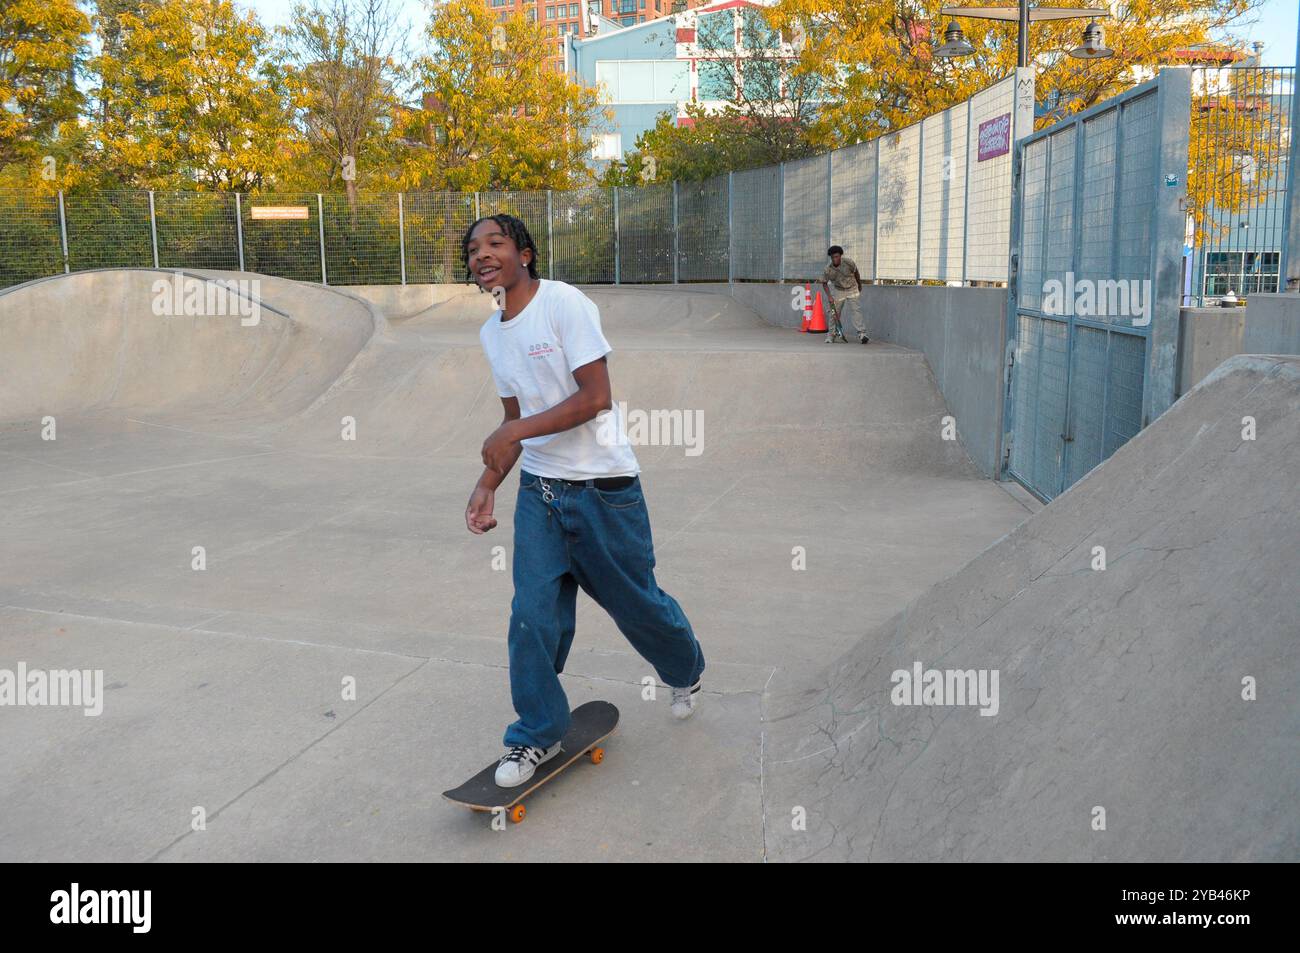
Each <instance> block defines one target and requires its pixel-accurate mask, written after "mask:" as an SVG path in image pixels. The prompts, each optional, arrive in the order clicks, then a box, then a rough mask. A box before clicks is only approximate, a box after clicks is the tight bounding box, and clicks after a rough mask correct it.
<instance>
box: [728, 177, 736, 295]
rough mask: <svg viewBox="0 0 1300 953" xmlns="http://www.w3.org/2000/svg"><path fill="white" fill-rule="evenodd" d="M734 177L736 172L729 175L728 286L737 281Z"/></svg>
mask: <svg viewBox="0 0 1300 953" xmlns="http://www.w3.org/2000/svg"><path fill="white" fill-rule="evenodd" d="M734 177H735V173H734V172H728V173H727V284H731V283H732V282H734V281H735V280H736V247H735V246H736V233H735V231H734V230H733V229H732V227H731V221H732V219H731V208H732V201H731V198H732V191H731V185H732V179H733V178H734Z"/></svg>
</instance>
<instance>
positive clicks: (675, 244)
mask: <svg viewBox="0 0 1300 953" xmlns="http://www.w3.org/2000/svg"><path fill="white" fill-rule="evenodd" d="M678 248H679V244H678V241H677V180H676V179H673V284H677V259H678V256H679V252H678Z"/></svg>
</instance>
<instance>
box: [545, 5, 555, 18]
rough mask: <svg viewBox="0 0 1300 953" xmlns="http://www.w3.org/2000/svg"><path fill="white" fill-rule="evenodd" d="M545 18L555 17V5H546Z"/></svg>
mask: <svg viewBox="0 0 1300 953" xmlns="http://www.w3.org/2000/svg"><path fill="white" fill-rule="evenodd" d="M546 19H548V20H554V19H555V7H547V8H546Z"/></svg>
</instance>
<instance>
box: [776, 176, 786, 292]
mask: <svg viewBox="0 0 1300 953" xmlns="http://www.w3.org/2000/svg"><path fill="white" fill-rule="evenodd" d="M777 191H778V194H777V197H776V211H777V222H778V225H779V227H778V228H777V230H776V241H777V244H778V245H779V246H780V255H781V264H780V265H779V268H780V271H778V272H777V276H776V281H777V284H780V283H781V282H783V281H785V163H784V162H782V163H781V183H780V188H779V189H778V190H777Z"/></svg>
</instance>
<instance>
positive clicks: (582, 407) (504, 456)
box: [461, 215, 704, 787]
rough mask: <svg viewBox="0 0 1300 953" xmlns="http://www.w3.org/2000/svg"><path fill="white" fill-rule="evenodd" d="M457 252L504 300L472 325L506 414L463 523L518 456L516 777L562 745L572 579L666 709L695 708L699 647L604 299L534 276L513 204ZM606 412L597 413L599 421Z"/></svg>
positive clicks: (489, 505) (509, 779)
mask: <svg viewBox="0 0 1300 953" xmlns="http://www.w3.org/2000/svg"><path fill="white" fill-rule="evenodd" d="M461 253H462V257H463V259H464V262H465V267H466V268H467V269H468V271H469V274H470V276H471V277H472V278H473V280H474V281H475V282H477V284H478V286H479V287H480V288H481V289H483V290H487V291H492V292H493V294H494V295H495V296H496V298H497V303H498V305H499V306H500V309H499V310H497V311H495V312H493V314H492V317H491V318H489V319H488V321H487V323H486V324H484V325H483V327H482V329H481V330H480V332H479V340H480V342H481V343H482V345H483V351H484V353H485V354H486V355H487V359H488V363H489V364H490V365H491V367H492V378H493V380H494V382H495V383H496V388H497V394H498V395H499V396H500V398H501V403H502V405H503V406H504V408H505V418H504V420H502V422H501V426H500V427H498V428H497V429H496V430H495V431H493V432H492V434H491V435H489V436H488V438H487V440H485V441H484V442H483V465H484V470H483V475H482V476H481V477H479V480H478V485H477V486H475V487H474V492H473V493H472V494H470V498H469V506H468V507H467V508H466V510H465V525H466V526H468V527H469V531H470V532H471V533H475V534H478V535H482V534H483V533H486V532H488V531H489V530H491V529H492V528H493V527H494V526H496V525H497V521H496V519H495V518H494V517H493V515H492V512H493V507H494V501H495V493H496V489H497V487H498V486H500V485H501V483H502V481H503V480H505V478H506V474H508V473H509V472H510V469H511V468H512V467H513V466H514V465H515V461H517V460H519V459H520V455H521V454H522V457H523V459H522V461H520V472H519V491H518V496H517V499H516V503H515V534H514V584H515V596H514V601H513V602H511V604H510V633H509V654H510V697H511V700H512V701H513V702H514V707H515V713H516V714H517V715H518V716H519V718H518V720H517V721H515V722H514V723H513V724H511V725H510V726H509V727H508V728H507V729H506V733H505V745H506V748H507V749H508V750H507V751H506V753H505V756H504V757H502V759H501V762H500V764H499V765H498V766H497V772H496V783H497V784H499V785H500V786H502V787H515V786H516V785H520V784H523V783H524V782H525V781H527V780H528V779H529V778H530V777H532V775H533V772H534V771H536V770H537V766H538V765H540V764H542V763H543V762H545V761H548V760H550V759H551V758H553V757H554V756H555V755H557V754H559V752H560V739H561V738H562V737H563V736H564V732H565V729H567V728H568V726H569V701H568V699H567V698H566V697H565V694H564V689H563V688H562V687H561V686H560V678H559V674H560V672H562V671H563V670H564V662H565V659H566V658H567V656H568V654H569V648H570V646H571V645H572V644H573V633H574V614H575V610H576V607H577V598H578V587H579V586H581V587H582V589H583V590H584V591H585V592H586V593H587V594H588V595H590V596H591V597H592V598H593V599H594V600H595V601H596V602H597V603H598V604H599V605H600V606H601V607H602V608H603V609H604V610H605V611H606V612H608V613H609V614H610V616H611V617H613V619H614V622H615V623H616V624H617V625H618V627H619V630H620V631H622V633H623V634H624V635H625V636H626V637H627V639H628V641H629V642H631V643H632V647H633V648H634V649H636V651H637V652H638V653H640V655H641V657H642V658H644V659H645V660H646V661H648V662H649V663H650V664H651V666H653V667H654V669H655V671H656V672H657V673H658V675H659V678H660V679H661V680H662V681H663V683H664V684H665V685H668V686H669V687H671V688H672V713H673V715H675V716H676V717H678V718H687V717H689V716H690V714H691V712H692V711H694V709H695V704H696V700H697V699H698V697H699V691H700V675H701V673H703V671H704V655H703V653H702V652H701V651H700V646H699V643H698V642H697V641H696V640H695V633H694V632H693V631H692V630H691V624H690V622H688V621H687V619H686V614H685V613H684V612H682V608H681V606H679V605H678V604H677V600H675V599H674V598H673V597H672V596H670V595H668V594H667V593H666V592H664V591H663V590H662V589H660V588H659V586H658V585H657V584H656V583H655V578H654V565H655V558H654V547H653V543H652V541H651V537H650V517H649V514H648V512H647V511H646V505H645V498H644V497H643V496H642V493H641V479H640V476H639V473H640V469H641V468H640V466H639V465H638V464H637V460H636V455H635V454H634V453H633V452H632V448H631V446H629V445H628V444H627V441H626V440H610V439H608V438H607V437H606V435H607V434H609V433H614V434H622V433H623V423H624V422H623V421H622V420H621V419H620V418H619V417H617V416H616V417H615V418H614V420H613V421H612V423H613V426H609V424H610V423H611V421H609V420H604V421H602V422H600V423H598V422H597V420H596V418H597V416H598V415H601V414H615V415H618V414H619V412H620V411H619V408H618V407H617V406H615V405H614V404H613V402H612V401H611V399H610V385H609V369H608V367H607V365H606V361H605V355H606V354H608V353H609V352H610V346H609V342H607V341H606V340H605V336H604V334H602V333H601V329H600V312H599V311H598V310H597V309H596V306H595V304H593V303H592V301H591V300H590V299H589V298H588V297H587V296H586V295H584V294H583V293H582V292H580V291H579V290H578V289H577V288H574V287H572V286H571V285H567V284H565V283H564V282H562V281H547V280H544V279H542V278H539V277H538V275H537V246H536V245H534V243H533V239H532V237H531V236H530V235H529V234H528V229H527V228H526V227H525V225H524V223H523V222H521V221H520V220H519V219H517V218H515V217H514V216H512V215H492V216H489V217H487V218H481V219H479V220H478V221H477V222H475V223H474V224H473V225H471V226H470V228H469V230H468V231H467V232H466V233H465V237H464V238H463V239H462V241H461ZM602 423H603V424H605V426H602Z"/></svg>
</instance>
